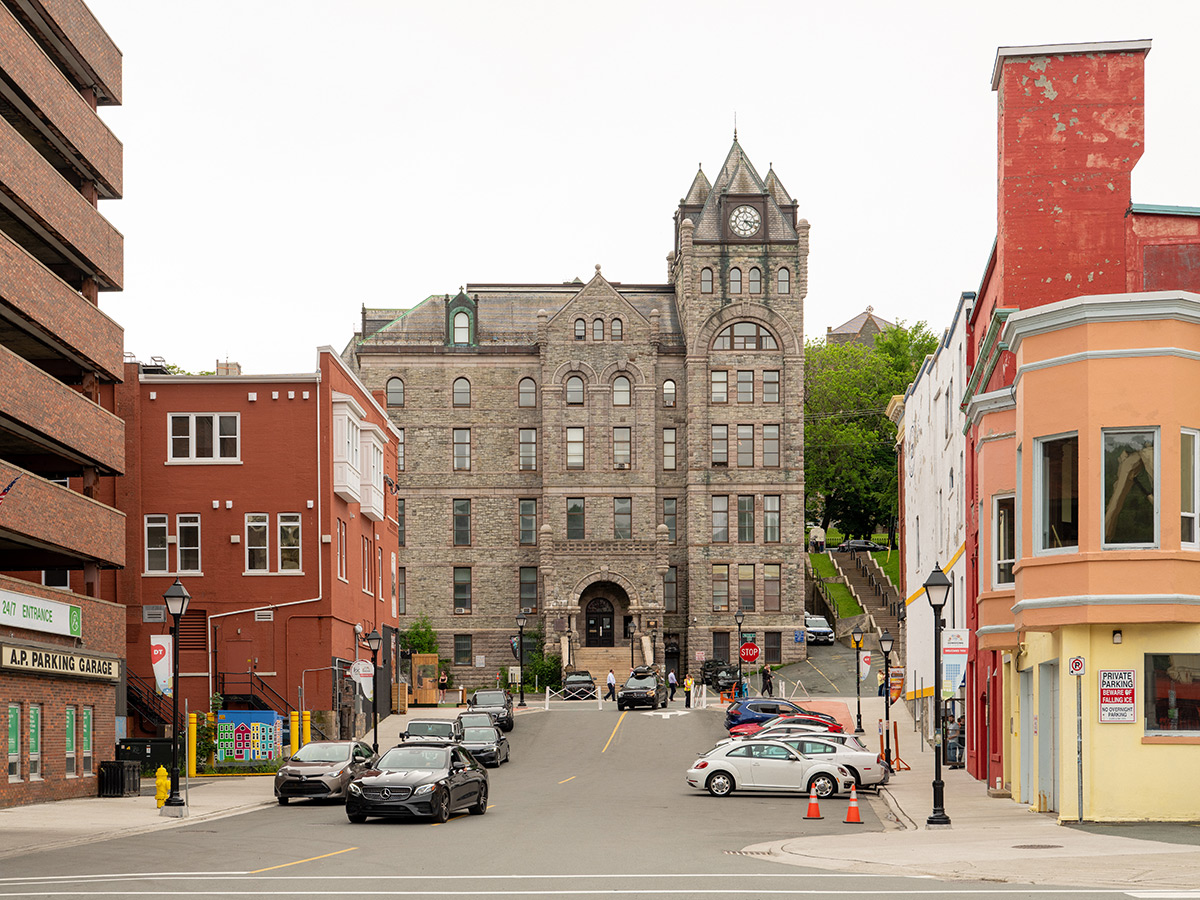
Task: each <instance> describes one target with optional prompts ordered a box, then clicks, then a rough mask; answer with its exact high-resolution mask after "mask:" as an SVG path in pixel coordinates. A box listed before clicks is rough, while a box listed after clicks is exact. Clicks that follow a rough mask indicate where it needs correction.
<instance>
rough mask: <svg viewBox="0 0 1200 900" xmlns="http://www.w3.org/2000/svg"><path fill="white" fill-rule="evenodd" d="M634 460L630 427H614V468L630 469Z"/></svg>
mask: <svg viewBox="0 0 1200 900" xmlns="http://www.w3.org/2000/svg"><path fill="white" fill-rule="evenodd" d="M632 462H633V455H632V452H631V450H630V429H628V428H614V429H613V468H614V469H628V468H629V466H630V464H631V463H632Z"/></svg>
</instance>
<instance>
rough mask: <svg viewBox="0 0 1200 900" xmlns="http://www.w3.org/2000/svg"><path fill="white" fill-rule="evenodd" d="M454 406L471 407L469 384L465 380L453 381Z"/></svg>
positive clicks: (457, 379) (456, 379)
mask: <svg viewBox="0 0 1200 900" xmlns="http://www.w3.org/2000/svg"><path fill="white" fill-rule="evenodd" d="M454 405H455V406H470V405H471V382H469V381H467V379H465V378H455V379H454Z"/></svg>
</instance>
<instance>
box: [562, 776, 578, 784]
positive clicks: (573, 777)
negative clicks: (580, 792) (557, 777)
mask: <svg viewBox="0 0 1200 900" xmlns="http://www.w3.org/2000/svg"><path fill="white" fill-rule="evenodd" d="M574 780H575V776H574V775H572V776H571V777H570V778H564V779H563V780H562V781H560V782H559V784H566V783H567V782H568V781H574Z"/></svg>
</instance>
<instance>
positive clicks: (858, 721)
mask: <svg viewBox="0 0 1200 900" xmlns="http://www.w3.org/2000/svg"><path fill="white" fill-rule="evenodd" d="M862 639H863V630H862V626H860V625H855V626H854V630H853V631H851V632H850V640H852V641H854V703H855V705H856V706H857V708H858V710H857V713H856V715H855V724H854V733H855V734H862V733H863V727H862Z"/></svg>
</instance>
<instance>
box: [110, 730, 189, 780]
mask: <svg viewBox="0 0 1200 900" xmlns="http://www.w3.org/2000/svg"><path fill="white" fill-rule="evenodd" d="M186 756H187V742H186V741H181V742H180V745H179V769H180V771H183V770H184V768H185V767H186V765H187V761H186ZM117 759H130V760H135V761H136V762H137V763H138V765H139V766H140V767H141V771H143V772H145V773H147V774H153V773H154V771H155V770H156V769H157V768H158V767H159V766H166V767H167V770H168V771H170V769H171V739H170V738H126V739H125V740H123V741H121V742H119V743H118V744H117Z"/></svg>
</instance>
